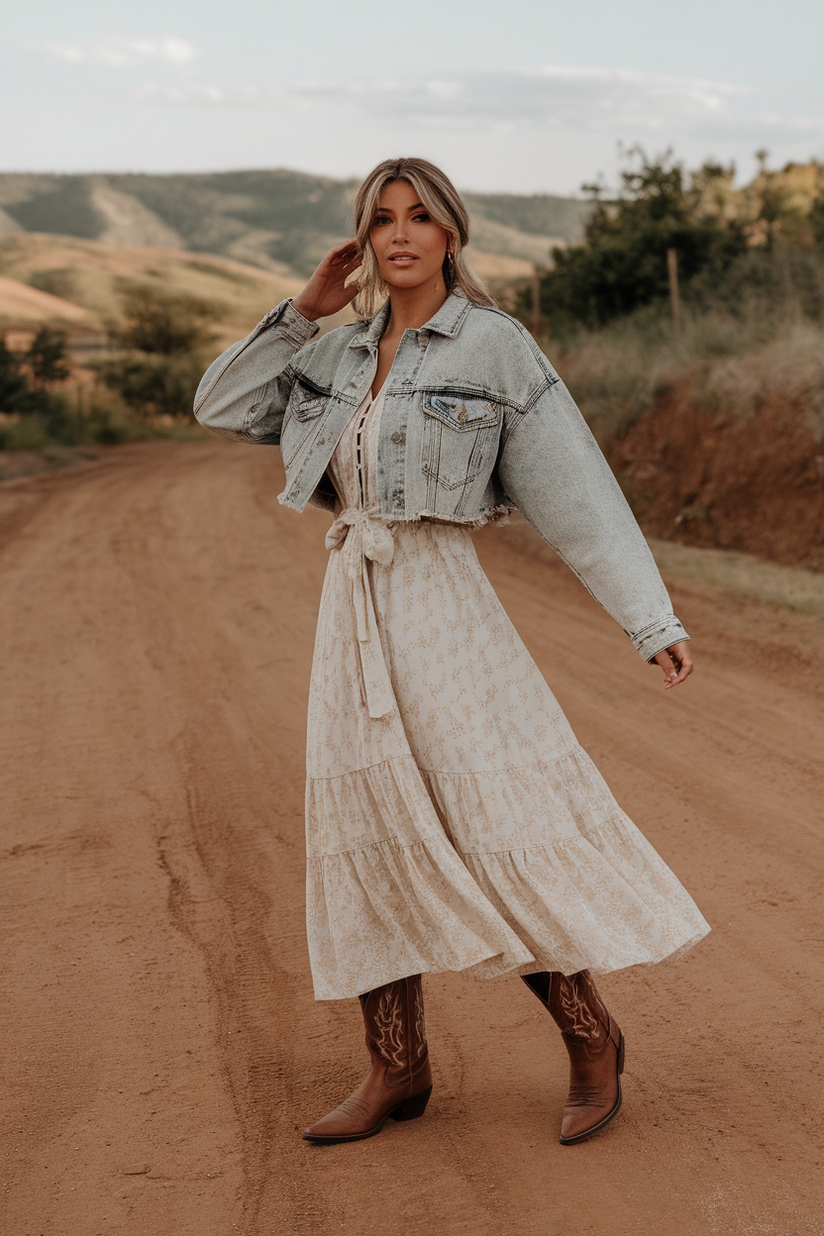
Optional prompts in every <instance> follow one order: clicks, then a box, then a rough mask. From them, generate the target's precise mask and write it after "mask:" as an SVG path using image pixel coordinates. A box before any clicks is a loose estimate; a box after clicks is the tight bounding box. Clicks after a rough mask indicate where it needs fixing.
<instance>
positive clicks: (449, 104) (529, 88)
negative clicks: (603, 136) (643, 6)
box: [142, 66, 750, 130]
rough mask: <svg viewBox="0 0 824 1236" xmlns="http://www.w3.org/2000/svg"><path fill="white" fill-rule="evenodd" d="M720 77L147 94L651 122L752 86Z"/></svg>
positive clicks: (656, 124) (535, 77)
mask: <svg viewBox="0 0 824 1236" xmlns="http://www.w3.org/2000/svg"><path fill="white" fill-rule="evenodd" d="M749 93H750V92H749V91H748V90H747V88H745V87H741V86H732V85H729V84H727V83H724V82H711V81H703V80H698V79H690V78H678V77H665V76H659V75H651V74H643V73H632V72H628V71H623V70H615V71H610V70H605V69H588V68H564V67H552V66H549V67H545V68H533V69H522V70H489V71H485V72H479V71H476V72H471V73H456V74H454V75H450V76H444V77H437V78H434V77H433V78H418V79H405V80H389V79H377V80H374V81H371V82H367V81H360V82H358V81H354V82H318V81H304V82H294V83H291V84H290V85H288V86H284V87H243V88H240V89H231V88H220V87H215V86H212V87H203V86H196V85H191V86H187V87H183V88H175V87H163V86H158V85H156V84H150V85H147V86H145V87H144V88H143V91H142V94H143V97H144V98H146V99H154V100H155V101H157V102H164V101H165V102H168V103H177V104H185V105H189V106H195V107H196V106H214V105H216V104H218V105H222V106H225V107H241V108H256V109H257V108H269V107H272V108H275V107H276V108H286V109H288V110H290V111H315V112H325V111H329V112H339V111H340V110H341V109H343V110H345V111H348V112H351V113H357V114H372V115H378V116H389V117H391V118H392V119H393V120H399V119H401V120H402V119H404V118H406V119H408V120H410V121H412V122H414V123H416V124H424V125H432V126H436V127H449V128H472V129H479V130H483V129H490V128H491V129H500V128H501V127H502V126H503V127H518V128H521V127H525V126H533V125H540V126H545V125H551V126H559V125H564V126H569V125H573V126H576V127H582V128H615V127H621V126H622V125H624V124H626V123H627V122H629V121H631V122H632V123H633V124H635V125H637V124H641V125H642V126H643V127H646V128H649V129H650V130H659V129H660V130H663V129H665V128H671V127H672V124H673V122H681V123H691V122H694V121H695V120H698V119H704V118H708V117H713V116H722V115H724V114H726V113H728V112H729V111H730V107H731V104H732V103H733V101H734V100H736V99H738V98H740V97H742V96H744V95H747V94H749Z"/></svg>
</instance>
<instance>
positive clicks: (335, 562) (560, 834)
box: [306, 394, 709, 999]
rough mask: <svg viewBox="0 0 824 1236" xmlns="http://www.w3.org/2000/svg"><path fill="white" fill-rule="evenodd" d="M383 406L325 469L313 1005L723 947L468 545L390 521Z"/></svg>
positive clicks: (358, 420) (309, 819) (357, 420)
mask: <svg viewBox="0 0 824 1236" xmlns="http://www.w3.org/2000/svg"><path fill="white" fill-rule="evenodd" d="M382 405H383V394H381V395H379V396H378V398H377V399H376V400H375V401H374V402H373V401H372V400H371V397H370V396H367V398H366V400H365V401H364V403H363V404H362V405H361V407H360V408H359V409H358V412H357V413H356V414H355V416H354V417H353V419H352V421H351V422H350V424H349V426H348V428H347V430H346V431H345V433H344V435H343V437H342V438H341V441H340V443H339V445H338V447H337V449H336V451H335V454H334V456H333V458H332V462H331V466H330V471H331V473H332V479H333V481H334V483H335V487H336V489H337V491H338V494H339V495H340V500H341V503H342V506H343V512H342V517H341V516H339V518H338V520H336V522H335V524H334V525H333V529H332V533H331V538H330V541H329V542H328V543H330V544H332V545H333V546H335V548H332V550H331V554H330V560H329V566H328V570H327V575H326V581H325V584H324V590H323V596H322V600H321V606H320V616H319V622H318V633H317V639H316V645H315V657H314V664H313V670H312V683H311V689H310V701H309V723H308V733H309V738H308V747H307V774H308V779H307V792H306V830H307V856H308V868H307V923H308V932H309V949H310V956H311V962H312V972H313V977H314V983H315V994H316V996H317V998H318V999H336V998H340V997H344V996H355V995H359V994H360V993H362V992H365V991H369V990H372V989H373V988H375V987H379V986H381V985H383V984H384V983H388V982H391V981H393V980H395V979H399V978H403V977H405V976H407V975H410V974H417V973H421V972H425V971H440V970H470V971H471V972H472V973H473V974H475V975H476V976H477V977H479V978H495V977H498V976H500V975H504V974H526V973H530V972H534V971H539V970H561V971H563V972H564V973H566V974H572V973H575V972H577V971H579V970H582V969H589V970H592V971H593V972H595V973H599V972H600V973H604V972H607V971H610V970H616V969H621V968H622V967H625V966H630V965H637V964H650V963H653V962H658V961H662V960H663V959H664V958H672V957H674V956H677V955H679V954H680V953H682V952H684V951H685V950H686V949H688V948H689V947H690V946H691V945H692V944H694V943H696V941H697V940H699V939H700V938H701V937H702V936H703V935H705V934H706V932H707V931H708V930H709V927H708V925H707V923H706V922H705V921H704V919H703V917H702V916H701V914H700V912H699V911H698V909H697V907H696V906H695V904H694V902H693V901H692V899H691V897H690V896H689V894H688V893H687V892H686V891H685V889H684V888H683V887H682V886H681V884H680V883H679V882H678V880H677V879H676V878H675V876H674V875H673V874H672V872H671V871H670V870H669V868H668V867H667V866H666V864H665V863H664V862H663V860H662V859H661V858H660V857H659V855H658V854H657V853H656V852H655V850H654V849H653V848H652V846H651V845H650V844H649V842H647V841H646V839H645V838H644V837H643V836H642V834H641V833H640V832H639V831H638V829H637V828H636V827H635V825H634V824H633V823H632V821H631V820H630V819H629V818H628V817H627V816H626V815H625V814H624V812H623V811H621V809H620V807H619V806H618V804H617V803H616V802H615V800H614V799H613V797H612V795H611V794H610V792H609V789H608V788H607V786H606V784H605V782H604V780H603V778H602V777H601V775H600V774H599V773H598V771H597V769H596V768H595V767H594V765H593V764H592V761H591V760H590V759H589V757H588V756H587V755H586V753H585V752H584V751H583V750H582V748H581V747H580V745H579V744H578V742H577V741H576V739H575V736H574V734H573V733H572V730H571V729H570V726H569V724H568V722H567V720H566V718H565V717H564V715H563V713H562V711H561V709H560V707H559V706H558V703H557V701H556V700H555V698H554V696H553V695H552V692H551V691H550V689H549V687H548V686H547V684H546V682H545V681H544V679H543V677H542V676H541V673H540V671H539V670H538V668H537V666H536V665H535V663H534V661H533V660H532V658H531V657H530V655H529V653H528V652H527V650H526V648H525V647H524V645H523V643H522V641H521V640H520V638H519V636H518V634H517V632H516V631H515V629H514V627H513V626H512V624H511V622H510V621H509V619H508V617H507V615H506V613H505V612H504V610H503V608H502V606H501V604H500V601H499V600H498V598H497V596H496V595H495V593H494V591H493V589H492V587H491V585H490V583H489V581H488V580H487V578H486V576H485V575H484V573H483V571H482V569H481V566H480V564H479V562H478V559H477V556H476V554H475V549H474V546H473V544H472V539H471V536H470V534H469V532H468V531H467V530H466V529H465V528H461V527H458V526H457V525H454V524H441V523H434V522H426V521H421V522H419V523H395V524H392V525H386V524H385V523H382V522H381V521H380V516H379V515H378V514H377V502H376V500H375V499H376V495H375V494H374V493H373V478H374V477H375V475H376V469H375V449H376V441H377V430H378V425H379V421H380V415H381V410H382ZM377 525H379V526H377ZM387 538H391V541H392V543H393V544H392V546H390V545H389V544H388V539H387ZM387 686H388V690H389V698H388V699H386V691H387ZM376 713H379V714H380V715H375V714H376Z"/></svg>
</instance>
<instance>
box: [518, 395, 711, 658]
mask: <svg viewBox="0 0 824 1236" xmlns="http://www.w3.org/2000/svg"><path fill="white" fill-rule="evenodd" d="M499 471H500V478H501V481H502V483H503V486H504V489H505V490H506V493H507V494H508V495H509V497H510V498H511V499H512V501H513V502H514V503H515V505H516V506H517V507H518V508H519V509H520V510H521V511H522V512H523V514H524V515H525V516H526V518H527V519H528V520H529V521H530V523H532V524H533V525H534V526H535V528H537V530H538V532H540V534H541V536H542V537H543V538H544V540H545V541H546V542H547V543H548V544H549V545H551V546H552V548H553V549H554V550H555V551H556V553H558V554H559V555H560V557H561V558H563V559H564V561H565V562H566V563H567V564H568V565H569V566H570V567H571V568H572V570H573V571H574V572H575V574H576V575H577V576H578V578H579V579H580V580H581V582H582V583H583V584H584V586H585V587H586V588H587V589H588V590H589V591H590V592H591V593H592V595H593V596H594V597H595V599H596V601H598V603H599V604H600V605H602V606H603V607H604V609H605V610H606V611H607V613H609V614H611V616H612V617H613V618H614V619H615V620H616V621H617V622H619V623H620V624H621V626H622V627H623V628H624V630H625V632H626V633H627V635H628V636H629V637H630V639H631V640H632V642H633V644H634V646H635V647H636V648H637V650H638V652H639V653H640V654H641V656H642V657H643V658H644V660H645V661H649V660H651V659H652V658H653V657H654V656H655V655H656V654H657V653H659V652H662V651H663V649H665V648H668V647H669V646H670V645H671V644H674V643H677V642H678V640H683V639H689V636H688V635H687V633H686V631H685V630H684V628H683V627H682V626H681V623H680V622H679V621H678V619H677V618H676V617H675V615H674V614H673V612H672V602H671V601H670V598H669V594H668V593H667V590H666V588H665V587H664V583H663V581H662V579H661V576H660V574H659V572H658V568H657V566H656V565H655V560H654V558H653V556H652V553H651V552H650V548H649V546H648V545H647V543H646V541H645V540H644V536H643V534H642V532H641V529H640V528H639V527H638V524H637V523H636V521H635V517H634V516H633V514H632V511H631V510H630V508H629V505H628V503H627V501H626V499H625V498H624V495H623V494H622V493H621V489H620V487H619V485H618V482H617V481H616V480H615V477H614V476H613V474H612V472H611V470H610V468H609V465H608V464H607V461H606V460H605V459H604V456H603V455H602V454H601V451H600V449H599V447H598V444H597V443H596V441H595V439H594V438H593V436H592V434H591V433H590V431H589V428H588V426H587V424H586V422H585V421H584V418H583V417H582V415H581V413H580V412H579V411H578V408H577V406H576V404H575V402H574V400H573V399H572V397H571V395H570V394H569V392H568V391H567V389H566V387H565V386H564V384H563V382H562V381H561V380H560V379H559V378H558V376H557V375H556V374H555V373H554V372H553V373H552V375H551V377H550V378H549V380H548V385H547V386H546V387H545V389H544V390H543V392H542V393H541V394H540V395H539V397H538V398H537V399H536V401H535V403H534V404H533V406H532V407H531V408H530V409H529V411H527V412H526V413H525V414H524V415H522V416H519V417H517V418H516V420H515V423H514V425H513V427H512V429H511V432H510V434H509V437H508V438H507V440H506V443H505V445H504V447H503V450H502V453H501V459H500V464H499Z"/></svg>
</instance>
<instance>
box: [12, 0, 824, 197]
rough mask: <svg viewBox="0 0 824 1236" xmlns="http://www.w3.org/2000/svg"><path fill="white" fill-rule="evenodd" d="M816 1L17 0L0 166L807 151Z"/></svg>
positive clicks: (567, 167) (534, 183)
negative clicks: (637, 149) (638, 149)
mask: <svg viewBox="0 0 824 1236" xmlns="http://www.w3.org/2000/svg"><path fill="white" fill-rule="evenodd" d="M822 47H824V3H822V0H782V3H780V4H779V3H777V2H776V0H689V3H684V0H679V3H670V2H669V0H657V2H652V0H575V3H570V2H569V0H567V2H566V3H563V4H562V3H558V2H557V0H495V2H494V3H493V2H490V0H414V3H413V2H409V0H382V2H381V3H377V2H376V0H372V2H370V3H367V2H365V0H346V2H345V3H344V2H343V0H334V2H333V0H303V2H301V0H289V3H283V2H282V0H266V2H265V3H264V2H260V0H231V2H225V3H223V4H221V5H216V4H214V2H213V0H203V2H202V3H194V2H193V0H139V3H136V4H130V5H125V4H122V3H120V4H117V3H113V2H112V0H87V2H86V3H79V4H76V3H72V2H71V0H61V2H58V0H28V2H27V3H24V4H20V3H18V4H15V5H14V6H9V9H8V10H7V11H6V12H5V13H4V18H3V23H2V34H0V107H2V123H0V170H3V171H60V172H80V171H82V172H91V171H149V172H172V171H224V170H234V169H240V168H271V167H289V168H296V169H298V170H302V171H309V172H314V173H321V174H324V175H329V176H362V175H364V174H365V173H366V172H367V171H368V170H369V168H370V167H372V166H373V165H374V164H375V163H376V162H378V161H379V160H380V159H383V158H387V157H389V156H393V155H398V154H416V155H422V156H424V157H426V158H429V159H433V160H434V161H435V162H437V163H440V164H441V165H442V166H443V167H444V168H445V170H446V171H447V172H448V173H449V174H450V175H451V176H452V178H453V180H455V182H456V183H457V184H458V185H459V187H461V188H463V189H475V190H478V191H486V192H516V193H538V192H549V193H561V194H567V193H577V192H579V191H580V186H581V184H582V183H584V182H592V181H593V180H595V179H597V178H598V177H599V176H600V177H602V178H603V179H604V180H605V182H606V183H607V184H608V185H609V184H614V183H615V180H616V177H617V174H618V171H619V168H620V159H621V155H620V150H621V149H624V150H626V149H627V148H629V147H631V146H633V145H635V144H640V145H641V146H642V147H643V148H644V149H645V150H646V151H647V153H648V154H650V155H658V154H661V153H663V152H664V151H665V150H667V149H668V148H672V150H673V151H674V153H675V156H676V157H677V158H679V159H681V160H683V161H684V162H685V163H686V165H687V166H688V167H697V166H699V165H700V164H701V163H702V162H703V161H704V160H705V159H707V158H712V159H715V160H719V161H721V162H723V163H730V162H734V163H735V165H736V168H737V170H738V178H739V181H746V180H748V179H750V178H751V176H752V174H753V172H754V171H755V168H756V161H755V158H754V152H755V151H756V150H757V149H759V148H765V149H767V150H768V151H769V152H770V153H769V163H768V166H770V167H780V166H783V164H784V163H786V162H788V161H790V160H796V161H804V162H806V161H807V160H809V159H810V158H813V157H816V158H818V159H819V160H822V161H824V71H822V51H821V49H822Z"/></svg>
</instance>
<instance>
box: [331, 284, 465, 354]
mask: <svg viewBox="0 0 824 1236" xmlns="http://www.w3.org/2000/svg"><path fill="white" fill-rule="evenodd" d="M469 308H470V302H469V301H468V300H467V299H466V297H465V296H456V295H455V293H454V292H451V293H450V294H449V296H447V298H446V300H445V301H444V302H443V304H442V305H441V307H440V309H439V310H438V312H437V313H436V314H435V315H434V316H433V317H431V318H430V319H429V321H428V322H426V323H425V324H424V325H423V326H422V327H421V330H426V331H430V332H431V333H432V334H435V335H445V336H446V337H447V339H454V338H456V336H457V334H458V332H459V330H460V329H461V326H462V325H463V321H464V318H465V317H466V315H467V313H468V312H469ZM388 320H389V301H388V300H387V302H386V304H385V305H383V306H382V307H381V308H380V309H379V310H378V312H377V313H376V314H375V316H374V317H373V318H372V320H371V321H370V322H364V324H363V329H362V330H360V331H358V333H357V334H356V335H355V336H354V338H353V339H351V340H350V342H349V347H350V348H368V349H369V351H370V352H372V351H374V349H375V348H376V347H377V346H378V342H379V340H380V337H381V335H382V334H383V332H384V331H385V330H386V323H387V321H388Z"/></svg>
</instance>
